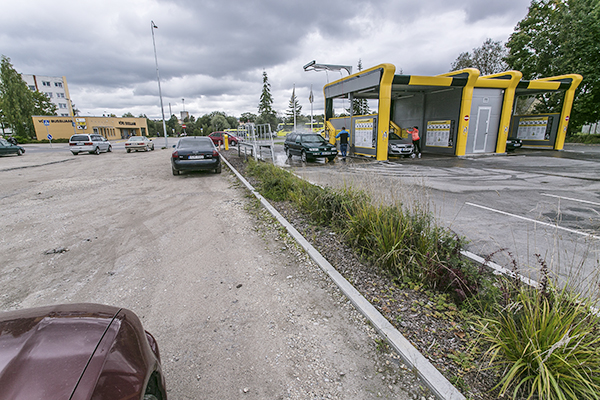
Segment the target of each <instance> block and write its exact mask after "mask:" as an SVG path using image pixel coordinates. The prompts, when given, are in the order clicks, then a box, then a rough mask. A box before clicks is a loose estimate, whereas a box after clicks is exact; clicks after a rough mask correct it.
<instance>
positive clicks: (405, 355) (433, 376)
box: [221, 157, 465, 400]
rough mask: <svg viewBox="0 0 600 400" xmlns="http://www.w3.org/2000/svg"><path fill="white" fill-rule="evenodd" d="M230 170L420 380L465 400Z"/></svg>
mask: <svg viewBox="0 0 600 400" xmlns="http://www.w3.org/2000/svg"><path fill="white" fill-rule="evenodd" d="M221 159H222V160H223V161H224V162H225V164H227V166H228V167H229V169H230V170H231V171H232V172H233V173H234V174H235V175H236V176H237V178H238V179H239V180H240V181H241V182H242V183H243V184H244V185H245V186H246V187H247V188H248V190H250V191H251V192H252V194H253V195H254V196H255V197H256V198H257V199H258V200H259V201H260V202H261V204H262V205H263V207H265V208H266V209H267V210H268V211H269V212H270V213H271V214H272V215H273V217H275V218H276V219H277V221H279V223H280V224H281V225H283V226H284V227H285V228H286V229H287V231H288V232H289V234H290V235H291V236H292V237H293V238H294V239H295V240H296V241H297V242H298V244H300V246H302V248H304V250H305V251H306V252H307V253H308V255H309V256H310V257H311V258H312V260H313V261H314V262H316V263H317V265H319V267H320V268H321V269H322V270H323V271H324V272H325V273H326V274H327V275H329V277H330V278H331V279H332V280H333V282H334V283H335V284H336V285H337V286H338V287H339V288H340V290H341V291H342V293H344V295H345V296H346V297H347V298H348V299H349V300H350V302H352V304H353V305H354V306H355V307H356V309H357V310H358V311H359V312H360V313H361V314H363V315H364V316H365V317H366V318H367V319H368V320H369V321H370V322H371V323H372V324H373V326H374V327H375V329H376V330H377V332H379V334H380V335H382V336H383V337H384V338H385V339H386V340H387V342H388V343H389V345H390V346H391V347H392V348H394V349H395V350H396V351H397V352H398V354H399V355H400V356H401V357H402V360H403V361H404V362H405V363H406V364H407V365H408V366H409V367H411V368H413V369H414V370H415V371H416V373H417V375H418V376H419V378H421V380H423V382H424V383H425V384H426V385H427V387H428V388H429V389H430V390H431V391H432V392H433V393H434V394H435V396H436V397H437V398H438V399H440V400H465V396H463V395H462V394H461V393H460V392H459V391H458V390H457V389H456V388H455V387H454V386H453V385H452V384H451V383H450V382H449V381H448V380H447V379H446V378H445V377H444V376H443V375H442V374H441V373H440V372H439V371H438V370H437V369H436V368H435V367H434V366H433V365H432V364H431V363H430V362H429V360H427V358H425V357H424V356H423V355H422V354H421V353H420V352H419V351H418V350H417V349H416V348H415V347H414V346H413V345H412V344H410V342H409V341H408V339H406V338H405V337H404V336H403V335H402V334H401V333H400V332H399V331H398V330H397V329H396V328H394V326H393V325H392V324H391V323H390V322H389V321H388V320H387V319H386V318H385V317H384V316H383V315H381V313H380V312H379V311H378V310H377V309H376V308H375V307H374V306H373V305H372V304H371V303H369V301H368V300H367V299H366V298H365V297H364V296H363V295H361V294H360V292H359V291H358V290H356V288H354V286H352V285H351V284H350V282H348V281H347V280H346V279H345V278H344V277H343V276H342V275H341V274H340V273H339V272H338V271H337V270H336V269H335V268H334V267H333V266H332V265H331V264H330V263H329V262H328V261H327V260H326V259H325V257H323V256H322V255H321V254H320V253H319V252H318V251H317V249H315V248H314V247H313V246H312V245H311V244H310V243H309V242H308V241H307V240H306V239H305V238H304V237H303V236H302V235H301V234H300V233H299V232H298V231H297V230H296V228H294V227H293V226H292V225H291V224H290V223H289V222H288V221H287V220H286V219H285V218H284V217H283V216H282V215H281V214H280V213H279V212H278V211H277V210H276V209H275V208H274V207H273V206H272V205H271V204H270V203H269V202H268V201H267V200H266V199H265V198H264V197H263V196H262V195H261V194H260V193H258V192H257V191H256V190H255V189H254V187H252V185H251V184H250V183H249V182H248V181H247V180H246V179H245V178H244V177H243V176H242V175H241V174H240V173H239V172H238V171H237V170H236V169H235V168H233V166H232V165H231V164H230V163H229V162H228V161H227V160H226V159H225V157H221Z"/></svg>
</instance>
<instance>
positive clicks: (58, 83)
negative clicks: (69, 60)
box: [54, 82, 62, 87]
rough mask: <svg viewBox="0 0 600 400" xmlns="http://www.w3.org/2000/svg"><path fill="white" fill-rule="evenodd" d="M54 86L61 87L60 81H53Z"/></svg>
mask: <svg viewBox="0 0 600 400" xmlns="http://www.w3.org/2000/svg"><path fill="white" fill-rule="evenodd" d="M54 86H56V87H62V82H54Z"/></svg>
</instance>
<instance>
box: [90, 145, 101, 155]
mask: <svg viewBox="0 0 600 400" xmlns="http://www.w3.org/2000/svg"><path fill="white" fill-rule="evenodd" d="M92 153H93V154H95V155H98V154H100V147H96V148H95V149H94V151H92Z"/></svg>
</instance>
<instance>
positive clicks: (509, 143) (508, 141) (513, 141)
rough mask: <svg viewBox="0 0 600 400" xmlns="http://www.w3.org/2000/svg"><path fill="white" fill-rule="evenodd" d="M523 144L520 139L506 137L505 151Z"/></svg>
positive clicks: (512, 149)
mask: <svg viewBox="0 0 600 400" xmlns="http://www.w3.org/2000/svg"><path fill="white" fill-rule="evenodd" d="M522 146H523V141H522V140H521V139H506V151H514V150H515V149H518V148H520V147H522Z"/></svg>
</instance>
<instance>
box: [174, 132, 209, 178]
mask: <svg viewBox="0 0 600 400" xmlns="http://www.w3.org/2000/svg"><path fill="white" fill-rule="evenodd" d="M173 147H174V148H175V150H174V151H173V154H171V168H172V170H173V175H179V174H180V172H181V171H204V170H209V171H210V170H213V171H215V173H217V174H220V173H221V156H220V154H219V152H218V151H217V148H216V147H215V145H214V144H213V141H212V140H211V138H209V137H206V136H187V137H182V138H181V139H179V141H178V142H177V144H176V145H175V146H173Z"/></svg>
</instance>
